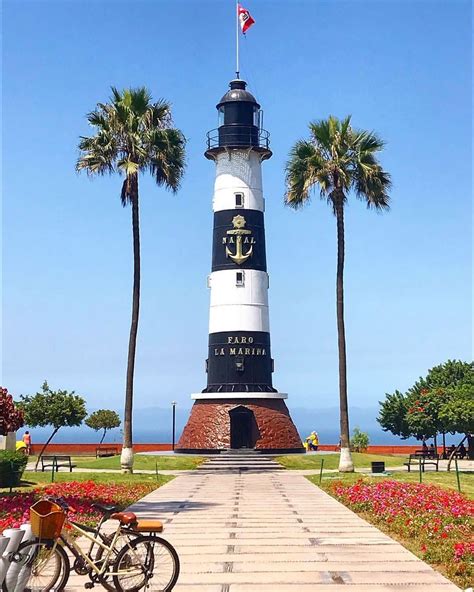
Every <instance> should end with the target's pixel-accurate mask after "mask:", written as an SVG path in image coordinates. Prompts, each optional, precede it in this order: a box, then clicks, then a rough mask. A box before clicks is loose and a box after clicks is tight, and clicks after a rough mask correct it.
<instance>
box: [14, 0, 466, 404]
mask: <svg viewBox="0 0 474 592" xmlns="http://www.w3.org/2000/svg"><path fill="white" fill-rule="evenodd" d="M244 6H246V8H248V9H249V10H250V12H251V13H252V15H253V17H254V18H255V20H256V21H257V22H256V25H255V26H254V27H253V28H252V29H251V30H250V32H249V33H248V35H247V38H246V39H244V40H242V54H241V74H242V77H243V78H244V79H246V80H247V81H248V83H249V88H250V90H251V91H252V92H253V93H254V94H255V95H256V97H257V99H258V101H259V102H260V103H261V105H262V107H263V109H264V111H265V116H264V117H265V121H264V124H265V127H266V128H267V129H268V130H269V131H270V133H271V146H272V149H273V151H274V156H273V158H272V159H271V160H270V161H268V162H266V163H264V165H263V167H264V170H263V174H264V194H265V197H266V202H267V211H266V229H267V255H268V267H269V272H270V319H271V328H272V329H271V330H272V353H273V357H274V358H275V367H276V373H275V375H274V384H275V385H276V386H277V387H278V388H279V389H281V390H282V391H285V392H288V393H289V394H290V398H289V405H290V407H292V406H293V407H308V408H313V409H314V408H322V407H332V406H335V405H337V392H338V383H337V376H338V374H337V349H336V347H337V341H336V321H335V266H336V260H335V254H336V229H335V220H334V217H333V215H332V213H331V211H330V209H329V208H328V207H327V205H326V204H325V203H323V202H321V201H320V200H319V198H317V197H315V199H314V200H313V203H312V204H311V206H310V207H308V208H307V209H305V210H303V211H299V212H293V211H291V210H289V209H287V208H285V207H284V206H283V193H284V173H283V170H284V164H285V160H286V157H287V154H288V151H289V149H290V147H291V145H292V143H294V142H295V140H297V139H299V138H301V137H303V136H305V135H306V129H307V123H308V122H309V121H310V120H313V119H318V118H323V117H326V116H328V115H329V114H334V115H337V116H340V117H342V116H344V115H346V114H349V113H350V114H352V117H353V124H354V125H355V126H357V127H362V128H369V129H374V130H376V131H377V132H378V133H379V134H380V135H381V136H382V137H383V138H384V139H385V140H386V142H387V147H386V149H385V151H384V153H383V155H382V157H381V159H382V163H383V165H384V167H385V168H386V169H387V170H388V171H389V172H390V173H391V175H392V177H393V191H392V200H393V205H392V210H391V212H390V213H388V214H384V215H377V214H375V213H372V212H369V211H367V210H366V209H365V208H364V206H363V204H361V203H360V202H357V200H355V199H353V197H352V196H351V198H350V201H349V205H348V208H347V213H346V231H347V234H346V247H347V256H346V323H347V343H348V379H349V397H350V402H351V404H353V405H357V406H359V407H364V406H366V407H375V406H376V405H377V401H378V400H380V399H381V398H383V396H384V393H386V392H391V391H393V390H394V389H396V388H398V389H400V390H404V389H406V388H408V387H409V386H410V385H411V384H412V383H413V382H414V380H416V379H417V377H418V376H419V375H421V374H424V373H425V372H426V371H427V369H428V368H430V367H431V366H433V365H435V364H438V363H440V362H443V361H445V360H446V359H448V358H461V359H470V358H471V356H472V351H471V345H472V344H471V331H472V325H471V281H470V280H471V232H472V229H471V223H472V221H471V220H472V219H471V194H470V190H471V152H470V151H471V147H470V140H471V131H472V130H471V110H470V109H471V106H470V95H469V89H470V86H471V78H470V76H471V74H470V71H471V64H470V42H471V41H470V40H471V29H470V27H471V15H470V11H471V8H470V3H469V2H467V1H461V0H451V1H450V2H441V1H429V0H426V1H416V0H415V1H413V0H410V1H408V0H406V1H401V0H393V1H380V0H378V1H376V2H375V1H374V2H368V1H365V0H358V1H356V0H353V1H350V2H344V1H339V0H332V1H324V0H323V1H316V0H311V1H310V0H306V1H303V0H293V1H291V2H289V1H287V2H283V1H276V0H274V1H272V2H269V1H263V0H248V1H247V2H246V3H244ZM234 37H235V34H234V4H233V2H232V0H219V1H217V0H208V1H205V0H200V1H199V2H198V1H191V0H174V1H171V0H154V1H135V2H128V1H123V2H120V1H95V0H89V1H87V2H86V1H84V0H77V1H56V2H50V1H30V2H25V1H21V0H16V1H14V2H13V1H11V0H6V2H5V3H4V47H3V56H4V88H3V91H4V94H3V99H4V102H3V134H4V136H3V167H4V168H3V170H4V173H3V189H4V198H3V377H2V383H3V384H4V385H5V386H7V387H8V388H9V390H10V391H11V392H13V393H14V394H16V395H18V394H20V393H31V392H35V391H36V390H38V389H39V387H40V385H41V383H42V381H43V380H44V379H45V378H47V379H48V381H49V383H50V384H51V385H52V386H53V387H61V388H67V389H75V390H76V391H77V392H79V393H81V394H83V395H84V396H85V397H86V399H87V402H88V404H89V406H90V407H109V408H115V409H119V408H120V407H121V406H122V401H123V396H124V382H125V365H126V355H127V343H128V331H129V317H130V308H131V281H132V258H131V254H132V249H131V221H130V220H131V213H130V210H129V209H122V207H121V205H120V201H119V189H120V183H121V181H120V179H119V178H116V177H115V178H114V177H112V178H103V179H96V180H94V181H90V180H89V179H88V178H87V177H86V176H84V175H77V174H76V173H75V171H74V163H75V160H76V157H77V141H78V136H79V135H81V134H83V135H87V134H88V127H87V123H86V120H85V114H86V113H87V112H88V111H90V110H92V109H93V108H94V106H95V104H96V103H97V102H98V101H105V100H106V99H107V98H108V96H109V94H110V91H109V88H110V86H111V85H115V86H117V87H119V88H122V87H124V86H138V85H146V86H147V87H148V88H149V89H150V90H151V91H152V93H153V96H154V97H156V98H158V97H165V98H167V99H168V100H170V101H171V102H172V104H173V112H174V119H175V123H176V125H177V126H178V127H180V128H181V129H182V130H183V131H184V133H185V135H186V137H187V138H188V168H187V173H186V177H185V180H184V182H183V186H182V189H181V190H180V192H179V194H178V195H177V196H175V197H173V196H172V195H169V194H167V193H166V192H165V191H164V190H162V189H159V188H156V187H155V186H154V185H153V183H152V182H151V180H150V179H146V178H144V179H143V180H142V182H141V238H142V306H141V319H140V330H139V343H138V354H137V366H136V383H135V384H136V386H135V393H136V406H137V407H142V408H143V407H148V406H163V407H166V406H168V405H169V404H170V402H171V401H172V400H176V401H177V402H178V405H179V406H180V408H183V407H187V406H190V405H191V401H190V398H189V394H190V393H191V392H196V391H199V390H201V389H202V388H203V387H204V386H205V373H204V359H205V357H206V351H207V333H208V298H209V294H208V291H207V288H206V276H207V274H208V273H209V270H210V255H211V228H212V212H211V198H212V190H213V182H214V166H213V164H212V163H211V162H209V161H207V160H206V159H205V158H204V156H203V151H204V149H205V134H206V132H207V131H208V130H210V129H212V128H214V127H216V125H217V112H216V110H215V104H216V103H217V102H218V100H219V98H220V97H221V96H222V94H223V93H224V92H225V91H226V89H227V84H228V81H229V80H230V79H231V78H232V77H233V74H234V51H235V50H234V42H235V41H234Z"/></svg>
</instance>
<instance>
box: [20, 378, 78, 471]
mask: <svg viewBox="0 0 474 592" xmlns="http://www.w3.org/2000/svg"><path fill="white" fill-rule="evenodd" d="M18 407H20V409H22V411H23V412H24V414H25V423H26V425H28V426H29V427H31V428H37V427H45V426H52V427H53V432H52V434H51V436H50V437H49V438H48V440H47V441H46V444H44V446H43V448H42V449H41V452H40V453H39V456H38V460H37V461H36V466H35V470H36V468H37V467H38V463H39V460H40V458H41V456H42V455H43V453H44V451H45V450H46V447H47V446H48V444H49V443H50V442H51V440H52V439H53V438H54V436H55V435H56V434H57V433H58V431H59V429H60V428H62V427H67V426H68V427H73V426H80V425H81V423H82V422H83V420H84V418H85V417H86V415H87V411H86V402H85V401H84V399H83V398H82V397H81V396H79V395H76V394H75V392H74V391H71V392H68V391H66V390H57V391H53V390H51V389H50V388H49V385H48V383H47V381H46V380H45V381H44V383H43V386H42V387H41V392H37V393H36V394H35V395H21V396H20V402H19V403H18Z"/></svg>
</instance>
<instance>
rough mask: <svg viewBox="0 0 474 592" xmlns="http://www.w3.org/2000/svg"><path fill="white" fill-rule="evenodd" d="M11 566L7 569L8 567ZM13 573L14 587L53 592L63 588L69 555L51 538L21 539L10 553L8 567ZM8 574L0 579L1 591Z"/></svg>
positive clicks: (68, 570) (10, 572) (39, 591)
mask: <svg viewBox="0 0 474 592" xmlns="http://www.w3.org/2000/svg"><path fill="white" fill-rule="evenodd" d="M10 570H11V571H10ZM8 572H9V575H10V577H11V575H13V574H14V578H15V582H14V584H15V587H17V588H18V589H19V590H24V592H53V591H56V590H58V591H59V590H64V588H65V586H66V583H67V581H68V579H69V572H70V565H69V559H68V556H67V554H66V552H65V551H64V549H63V548H62V547H60V546H59V545H55V544H54V543H52V542H51V541H38V540H33V541H25V542H24V543H22V544H21V545H20V546H19V547H18V550H17V551H16V552H15V553H14V554H13V557H12V564H11V566H10V568H9V570H8ZM7 583H9V584H10V586H11V585H12V583H13V582H10V581H9V578H6V580H5V581H4V582H3V592H11V590H8V588H7Z"/></svg>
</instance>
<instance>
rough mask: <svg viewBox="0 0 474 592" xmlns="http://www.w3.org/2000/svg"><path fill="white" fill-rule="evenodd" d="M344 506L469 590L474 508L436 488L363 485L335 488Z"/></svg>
mask: <svg viewBox="0 0 474 592" xmlns="http://www.w3.org/2000/svg"><path fill="white" fill-rule="evenodd" d="M331 493H332V494H333V495H334V496H335V497H336V498H337V499H338V500H339V501H341V502H342V503H343V504H345V505H346V506H348V507H349V508H351V509H352V510H354V511H355V512H360V513H363V514H364V517H366V518H367V519H368V520H370V521H371V522H373V523H375V524H376V525H377V526H380V527H381V528H382V529H384V530H387V531H389V532H392V533H394V534H397V535H398V536H400V537H401V538H403V539H405V540H407V542H409V543H413V541H416V545H417V546H418V548H417V549H416V548H415V549H414V550H415V551H418V554H419V555H420V556H421V557H422V558H423V559H425V560H426V561H428V562H429V563H432V564H435V565H440V566H443V567H444V569H445V570H446V573H447V574H448V576H449V577H451V578H452V579H453V580H456V581H457V582H458V583H459V584H460V585H461V586H463V587H467V586H468V585H470V584H471V583H472V577H473V576H474V502H473V501H471V500H469V499H467V498H466V497H464V496H463V495H461V494H459V493H456V492H454V491H450V490H447V489H442V488H440V487H436V486H434V485H424V484H418V483H403V482H400V481H386V480H384V481H380V482H378V483H371V482H364V481H362V480H360V481H358V482H357V483H355V484H353V485H344V484H343V483H341V482H336V483H332V484H331Z"/></svg>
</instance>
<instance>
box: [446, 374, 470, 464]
mask: <svg viewBox="0 0 474 592" xmlns="http://www.w3.org/2000/svg"><path fill="white" fill-rule="evenodd" d="M439 416H440V418H441V420H442V421H443V422H444V424H445V426H446V431H449V432H452V433H453V434H454V433H460V434H464V438H463V440H462V441H461V442H460V443H459V445H461V444H462V442H463V441H464V440H466V439H467V442H468V447H467V449H468V456H469V458H470V459H474V382H473V383H472V384H463V385H460V386H458V387H457V388H456V389H454V390H453V392H452V393H451V395H450V397H449V399H448V400H447V401H446V402H445V403H444V404H443V405H442V406H441V408H440V410H439Z"/></svg>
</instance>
